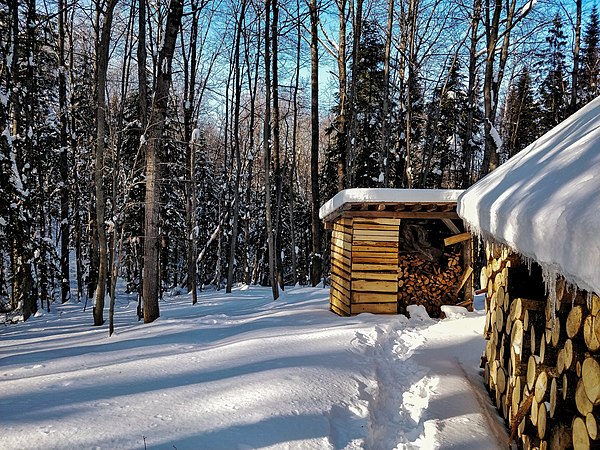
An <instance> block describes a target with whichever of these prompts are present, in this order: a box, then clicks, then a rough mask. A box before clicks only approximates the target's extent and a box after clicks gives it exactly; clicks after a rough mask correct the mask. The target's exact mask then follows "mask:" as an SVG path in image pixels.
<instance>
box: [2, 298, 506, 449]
mask: <svg viewBox="0 0 600 450" xmlns="http://www.w3.org/2000/svg"><path fill="white" fill-rule="evenodd" d="M269 296H270V290H269V289H265V288H255V287H252V288H247V287H242V288H238V289H237V290H235V291H234V293H232V294H229V295H227V294H225V293H224V292H207V293H201V294H200V296H199V303H198V304H197V305H196V306H191V301H190V298H189V297H188V296H176V297H168V298H166V299H165V300H164V301H162V303H161V317H160V319H159V320H157V321H156V322H154V323H152V324H149V325H144V324H142V323H141V322H137V320H136V318H135V308H136V303H135V299H134V298H128V297H127V296H125V295H122V296H121V297H120V301H119V302H118V305H117V313H116V318H117V321H116V327H117V328H116V330H117V331H116V335H113V337H110V338H109V337H108V335H107V334H108V333H107V329H106V327H102V328H94V327H92V326H90V323H91V312H90V311H89V310H88V312H87V313H83V312H82V311H81V310H82V307H81V305H77V304H66V305H63V306H58V307H56V309H55V310H54V311H53V312H52V313H51V314H45V315H43V316H41V317H36V318H32V319H30V320H29V321H28V322H26V323H24V324H18V325H3V326H0V327H1V328H0V425H1V428H0V430H1V431H0V447H1V448H2V449H5V450H6V449H66V448H73V449H83V448H103V449H125V448H131V449H144V448H148V449H159V448H162V449H173V448H176V449H179V450H183V449H203V450H218V449H227V450H231V449H233V450H236V449H258V448H260V449H319V450H321V449H372V450H379V449H381V450H391V449H396V448H397V449H434V448H436V449H437V448H439V449H456V450H459V449H460V450H467V449H473V450H475V449H486V450H488V449H490V450H491V449H496V448H506V446H507V445H506V443H507V442H508V438H507V436H506V433H505V431H504V428H503V425H502V424H501V422H500V419H499V418H498V417H497V416H495V415H494V412H493V409H492V406H491V403H490V401H489V398H488V396H487V393H486V392H485V390H484V388H483V385H482V382H481V376H480V374H479V357H480V355H481V351H482V349H483V346H484V340H483V339H482V336H481V330H482V329H483V322H484V316H483V313H477V312H475V313H466V311H464V313H461V312H458V313H454V314H451V316H452V317H451V318H448V319H445V320H441V321H440V320H432V319H429V318H428V317H426V316H423V314H420V313H419V311H415V310H413V317H412V318H411V319H407V318H406V317H404V316H375V315H371V314H361V315H359V316H356V317H350V318H343V317H338V316H336V315H334V314H332V313H331V312H329V311H328V291H327V290H324V289H319V288H315V289H312V288H301V287H296V288H291V289H288V290H287V291H286V292H285V294H284V295H283V296H282V297H281V298H280V299H279V300H278V301H275V302H274V301H272V300H271V299H270V297H269Z"/></svg>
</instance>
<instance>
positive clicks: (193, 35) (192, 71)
mask: <svg viewBox="0 0 600 450" xmlns="http://www.w3.org/2000/svg"><path fill="white" fill-rule="evenodd" d="M192 8H193V18H192V28H191V31H190V41H189V48H190V55H189V58H188V57H186V56H185V55H184V74H185V75H184V76H185V95H184V98H185V104H184V108H183V126H184V130H185V131H184V132H185V136H184V137H185V141H186V142H187V143H188V145H187V147H186V167H187V181H186V197H187V201H186V210H185V224H186V243H187V251H186V266H187V279H186V287H187V290H188V292H191V293H192V304H193V305H195V304H196V303H197V302H198V293H197V270H196V252H197V249H196V236H195V233H194V227H195V225H196V184H195V176H194V167H195V164H196V163H195V160H196V158H195V153H196V142H195V141H194V138H195V137H194V136H192V132H193V131H192V128H194V124H193V119H192V113H193V109H194V104H195V93H196V73H197V71H196V64H197V61H196V58H197V55H196V46H197V40H198V17H197V15H198V5H197V3H196V2H194V3H193V6H192Z"/></svg>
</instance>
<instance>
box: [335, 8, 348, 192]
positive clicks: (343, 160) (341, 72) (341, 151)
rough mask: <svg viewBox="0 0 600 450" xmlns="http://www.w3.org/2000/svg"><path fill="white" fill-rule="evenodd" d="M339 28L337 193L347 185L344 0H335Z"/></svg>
mask: <svg viewBox="0 0 600 450" xmlns="http://www.w3.org/2000/svg"><path fill="white" fill-rule="evenodd" d="M336 4H337V7H338V18H339V26H340V38H339V44H338V53H337V66H338V82H339V92H338V94H339V112H338V117H337V147H338V157H339V160H338V168H337V169H338V170H337V173H338V191H341V190H343V189H344V188H346V187H349V185H348V180H347V178H348V161H347V153H348V152H347V146H348V142H347V140H348V131H347V121H346V119H347V109H346V108H347V104H346V101H347V74H346V0H336Z"/></svg>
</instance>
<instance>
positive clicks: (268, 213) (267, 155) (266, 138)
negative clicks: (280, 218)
mask: <svg viewBox="0 0 600 450" xmlns="http://www.w3.org/2000/svg"><path fill="white" fill-rule="evenodd" d="M270 19H271V0H265V42H264V45H265V48H264V62H265V119H264V129H263V147H264V148H263V168H264V171H265V174H264V183H265V221H266V227H267V246H268V254H269V282H270V284H271V289H272V291H273V300H277V298H279V287H278V285H277V278H276V276H275V265H276V259H275V242H274V237H275V236H274V234H273V218H272V208H271V174H270V172H271V36H270V29H271V27H270Z"/></svg>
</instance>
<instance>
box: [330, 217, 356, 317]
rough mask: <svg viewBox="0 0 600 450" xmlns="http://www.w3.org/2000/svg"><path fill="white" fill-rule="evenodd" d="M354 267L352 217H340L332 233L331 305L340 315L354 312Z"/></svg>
mask: <svg viewBox="0 0 600 450" xmlns="http://www.w3.org/2000/svg"><path fill="white" fill-rule="evenodd" d="M351 268H352V219H345V218H339V219H337V220H336V221H335V223H334V224H333V231H332V233H331V289H330V294H329V295H330V307H331V310H332V311H333V312H335V313H336V314H339V315H340V316H349V315H350V314H352V311H351V306H350V291H351V281H350V280H351V275H350V272H351Z"/></svg>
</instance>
